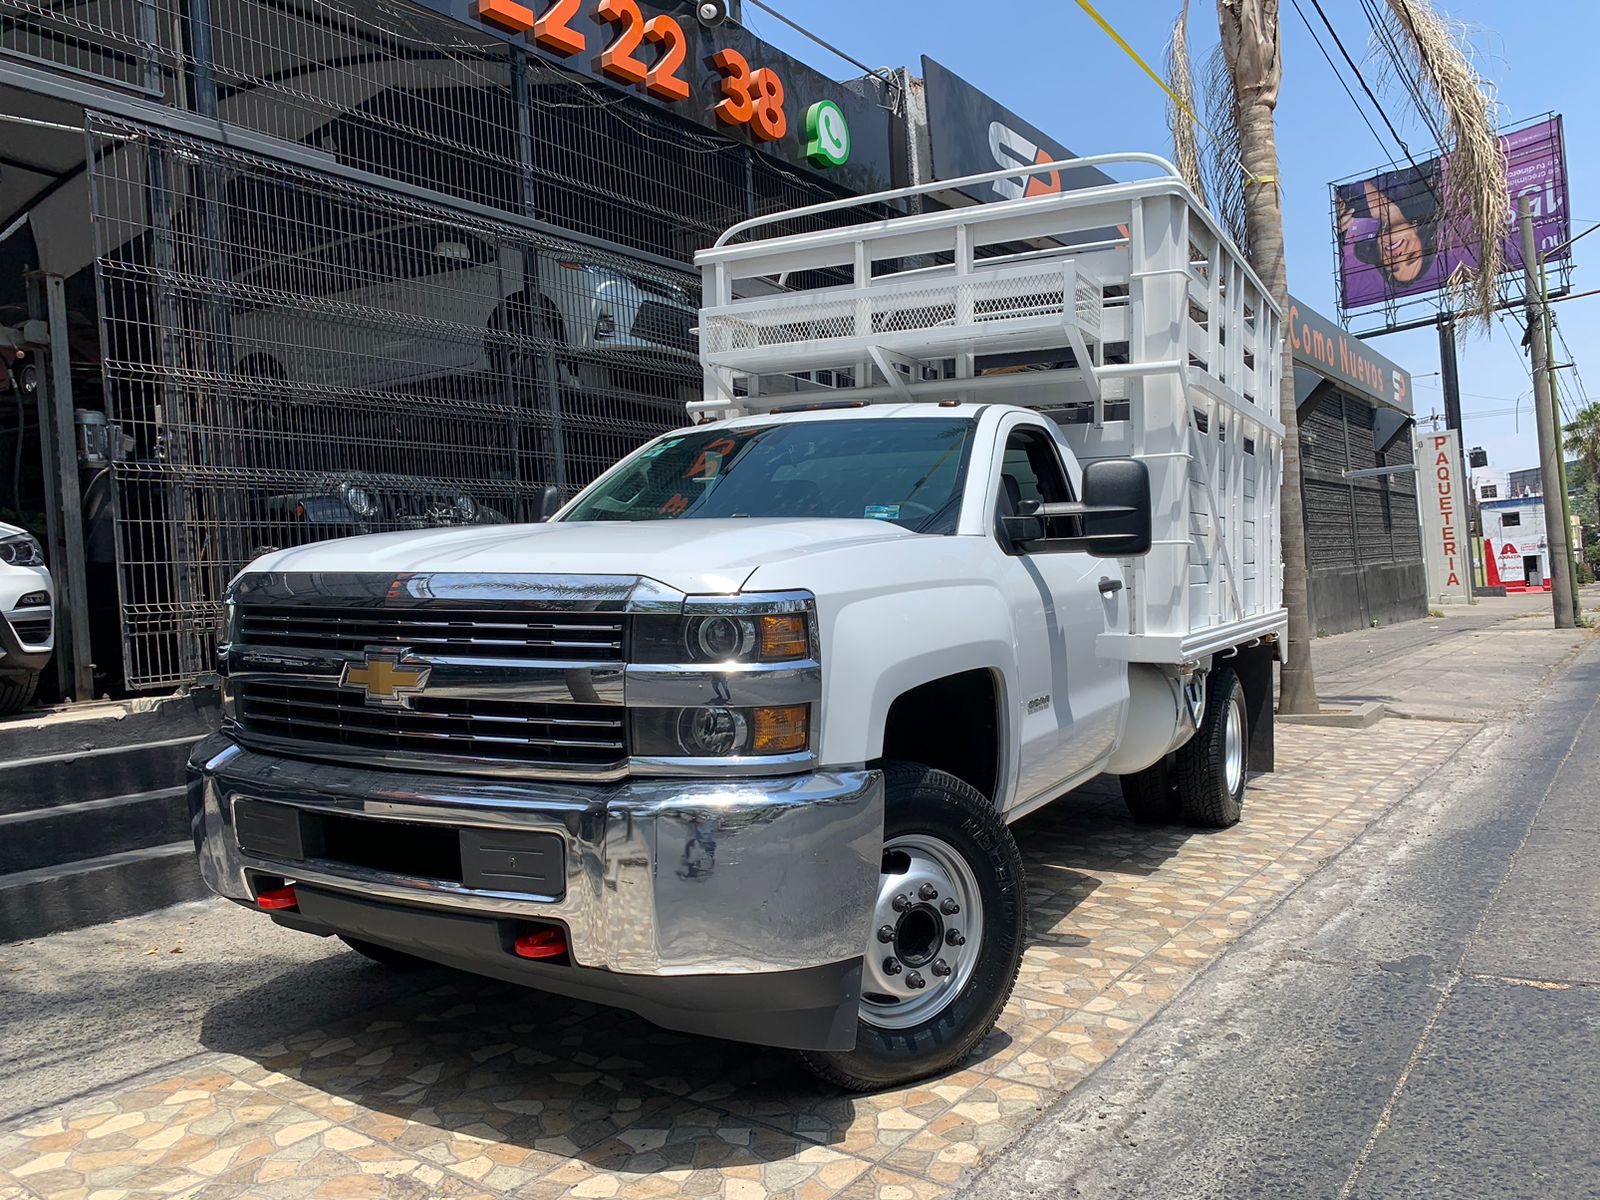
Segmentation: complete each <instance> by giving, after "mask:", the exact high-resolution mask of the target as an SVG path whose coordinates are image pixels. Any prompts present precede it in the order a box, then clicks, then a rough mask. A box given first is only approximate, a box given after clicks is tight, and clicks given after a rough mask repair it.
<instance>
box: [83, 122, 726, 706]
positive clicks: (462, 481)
mask: <svg viewBox="0 0 1600 1200" xmlns="http://www.w3.org/2000/svg"><path fill="white" fill-rule="evenodd" d="M93 131H94V136H95V142H96V150H97V154H96V158H95V165H94V179H93V183H94V203H95V214H94V215H95V229H96V238H97V254H98V278H99V283H100V294H101V315H102V319H103V328H104V337H105V365H106V372H105V373H106V388H107V406H108V412H109V415H110V417H111V419H112V420H113V421H116V422H117V423H119V424H120V425H121V427H122V429H123V431H124V433H125V434H127V435H128V436H130V437H131V439H132V448H131V450H130V451H129V452H128V453H127V455H126V456H125V458H124V459H123V461H121V462H119V463H117V464H116V467H115V479H116V488H117V500H118V518H117V536H118V547H117V549H118V561H119V564H120V583H121V588H122V601H123V609H124V613H125V618H124V638H125V665H126V669H127V676H128V679H129V682H130V684H132V685H134V686H148V687H155V686H164V685H168V684H171V683H174V682H181V681H183V680H186V679H189V678H192V677H193V676H194V675H195V674H196V673H197V672H199V671H201V670H204V669H205V668H206V667H207V666H208V665H209V663H210V661H211V652H212V648H213V642H214V637H215V630H216V625H217V620H218V616H219V612H220V600H221V596H222V592H223V589H224V587H225V586H226V584H227V582H228V580H229V579H231V578H232V576H233V575H234V574H235V573H236V572H237V571H238V570H239V568H240V567H242V566H244V565H245V564H246V563H247V562H248V561H249V560H250V559H251V558H252V557H254V556H255V554H256V553H257V551H258V550H259V549H260V548H262V547H265V546H275V547H283V546H292V545H298V544H302V543H306V542H311V541H319V540H323V539H325V538H330V537H339V536H346V535H350V534H356V533H365V532H378V531H385V530H400V529H416V528H427V527H431V526H438V525H457V524H484V523H494V522H499V521H507V520H510V521H515V520H527V519H530V518H532V517H533V516H534V515H535V507H536V504H537V500H538V496H539V492H540V489H541V488H542V487H543V485H545V484H546V483H555V484H558V485H560V486H561V487H563V488H564V489H565V490H566V491H568V492H571V491H573V490H575V489H576V488H577V487H578V486H581V485H582V484H584V483H587V482H588V481H589V480H590V479H592V478H593V477H594V476H595V475H597V474H598V473H599V472H600V471H602V470H604V469H605V468H606V467H609V466H610V465H611V464H612V463H614V462H615V461H616V460H617V459H618V458H620V457H622V456H623V455H624V454H626V453H627V452H628V451H629V450H631V449H633V448H634V447H635V446H637V445H638V444H639V443H641V442H642V441H644V440H646V439H647V438H649V437H652V436H654V435H655V434H657V433H659V432H662V431H663V430H666V429H669V428H672V427H674V426H676V425H681V424H682V423H683V421H684V407H683V406H684V404H685V402H686V401H687V400H688V399H690V398H691V397H693V396H695V395H696V394H697V393H698V389H699V383H700V372H699V366H698V363H697V361H696V360H695V358H694V356H693V355H692V353H690V352H689V349H688V348H689V347H690V346H691V345H692V337H691V334H690V332H689V331H690V329H691V328H692V327H693V324H694V321H695V314H696V309H695V302H696V292H695V290H694V289H695V281H694V280H693V279H692V278H691V277H690V276H688V275H687V274H680V273H678V272H673V271H667V270H663V269H661V268H658V267H651V266H646V265H642V264H640V263H638V262H635V261H633V260H630V259H627V258H624V257H622V256H620V255H613V254H607V253H604V252H601V251H597V250H595V249H592V248H585V247H579V246H576V245H572V244H568V243H563V242H561V241H558V240H556V239H553V238H548V237H544V236H542V235H535V234H532V233H530V232H529V231H528V230H526V229H524V228H521V227H518V226H514V225H511V224H509V223H501V222H495V221H489V220H484V219H480V218H477V217H473V216H468V215H464V214H462V213H460V212H456V211H454V210H452V209H450V208H447V207H444V206H440V205H434V204H427V203H423V202H421V201H415V200H411V199H408V198H404V197H400V196H397V195H394V194H391V193H387V192H384V191H382V190H379V189H375V188H367V187H362V186H358V185H355V184H353V183H349V182H346V181H342V180H339V179H336V178H333V177H330V176H325V175H322V174H320V173H316V172H312V171H308V170H303V169H298V168H293V167H289V166H285V165H282V164H279V163H276V162H274V161H272V160H269V159H265V158H260V157H256V156H253V155H247V154H243V153H240V152H237V151H232V150H227V149H224V148H221V147H219V146H216V145H214V144H210V143H205V142H200V141H195V140H190V139H186V138H182V137H179V136H177V135H173V134H170V133H166V132H163V131H159V130H154V129H149V128H146V127H141V126H135V125H127V124H122V123H118V122H112V121H109V120H106V119H99V120H96V121H95V122H94V124H93Z"/></svg>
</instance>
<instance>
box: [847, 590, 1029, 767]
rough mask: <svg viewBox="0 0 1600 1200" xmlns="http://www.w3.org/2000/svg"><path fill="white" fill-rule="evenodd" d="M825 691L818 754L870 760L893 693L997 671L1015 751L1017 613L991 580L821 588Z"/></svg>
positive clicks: (1002, 717)
mask: <svg viewBox="0 0 1600 1200" xmlns="http://www.w3.org/2000/svg"><path fill="white" fill-rule="evenodd" d="M818 609H819V611H818V618H819V621H820V623H821V626H822V630H821V632H822V644H823V648H824V649H823V697H822V722H821V724H822V731H823V732H822V741H821V744H820V746H819V750H820V754H821V761H822V762H825V763H867V762H872V761H874V760H876V759H877V758H879V757H880V756H881V755H882V754H883V734H884V726H885V723H886V721H887V719H888V716H889V709H890V706H891V705H893V704H894V702H895V700H896V699H897V698H898V697H900V696H901V695H903V694H904V693H906V692H908V691H910V690H911V689H912V688H914V687H917V686H919V685H920V684H924V683H929V682H932V681H933V680H935V679H942V678H944V677H945V676H947V675H956V674H959V673H961V672H963V671H974V670H989V671H993V672H994V673H995V675H996V690H997V692H998V693H999V697H1000V702H999V712H998V713H997V714H996V716H997V719H998V723H999V733H1000V739H1001V746H1002V752H1003V754H1004V755H1005V757H1006V759H1007V761H1015V757H1014V754H1013V753H1012V748H1011V739H1012V737H1013V736H1014V734H1015V730H1014V727H1013V723H1012V721H1011V714H1010V704H1009V702H1008V701H1007V699H1006V697H1008V696H1011V695H1013V694H1014V693H1015V658H1016V652H1015V649H1014V647H1013V643H1012V633H1011V615H1010V612H1009V610H1008V609H1007V608H1006V605H1005V603H1004V601H1003V599H1002V598H1001V596H1000V594H999V593H998V592H997V591H996V590H995V589H994V588H993V587H992V586H990V585H989V584H987V583H986V582H981V583H980V582H973V583H960V584H954V585H950V586H944V587H923V588H919V589H917V590H914V591H906V592H891V593H883V594H878V595H873V596H867V597H864V598H859V599H849V600H846V601H845V602H843V603H841V604H839V605H838V606H837V607H835V606H832V605H829V604H828V603H827V601H826V600H825V599H823V598H820V597H819V600H818Z"/></svg>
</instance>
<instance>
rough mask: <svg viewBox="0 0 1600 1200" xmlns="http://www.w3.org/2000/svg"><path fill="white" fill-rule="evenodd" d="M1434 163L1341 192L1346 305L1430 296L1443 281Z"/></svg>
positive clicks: (1440, 190)
mask: <svg viewBox="0 0 1600 1200" xmlns="http://www.w3.org/2000/svg"><path fill="white" fill-rule="evenodd" d="M1439 167H1440V160H1438V159H1434V160H1433V161H1432V162H1429V163H1427V164H1425V165H1424V166H1423V167H1422V169H1421V170H1420V171H1419V170H1416V169H1413V168H1407V169H1406V170H1403V171H1389V172H1387V173H1385V174H1383V175H1378V176H1376V177H1374V178H1372V179H1365V180H1362V181H1361V182H1359V183H1347V184H1341V185H1340V186H1339V188H1338V190H1337V191H1336V193H1335V206H1336V210H1337V213H1338V221H1339V249H1340V259H1341V265H1342V267H1343V275H1344V289H1345V303H1346V305H1358V304H1367V303H1371V302H1373V301H1377V300H1382V299H1385V298H1386V297H1389V296H1400V295H1407V294H1410V293H1413V292H1423V291H1427V290H1428V289H1430V288H1432V287H1437V286H1438V285H1439V282H1440V278H1441V276H1440V270H1439V267H1440V262H1439V260H1440V254H1439V250H1440V247H1439V224H1440V220H1441V217H1442V215H1443V209H1442V204H1441V201H1440V197H1441V196H1443V194H1444V181H1443V178H1442V173H1441V171H1440V169H1439Z"/></svg>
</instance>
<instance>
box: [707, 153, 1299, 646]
mask: <svg viewBox="0 0 1600 1200" xmlns="http://www.w3.org/2000/svg"><path fill="white" fill-rule="evenodd" d="M1101 164H1125V165H1134V166H1141V167H1153V168H1155V169H1156V170H1157V171H1158V172H1159V173H1158V174H1157V175H1156V176H1155V177H1154V178H1148V179H1140V180H1136V181H1133V182H1122V183H1119V182H1112V183H1107V184H1105V185H1102V186H1096V187H1089V188H1082V189H1076V190H1073V191H1065V192H1057V193H1046V194H1042V195H1036V196H1032V197H1026V198H1023V199H1020V200H1012V201H1005V202H1001V203H995V204H983V205H977V206H972V207H961V208H949V209H940V210H936V211H931V212H907V213H906V214H904V215H900V216H893V217H888V218H878V219H873V220H868V221H863V222H861V223H859V224H855V225H849V226H844V227H840V228H832V229H826V230H821V231H818V232H810V233H802V234H790V235H784V236H778V237H770V238H757V239H752V240H739V239H741V238H744V237H745V236H746V235H748V234H751V233H753V232H755V231H758V230H760V229H761V228H762V227H763V226H765V225H769V224H773V223H776V222H778V221H793V220H796V219H797V218H802V217H805V216H811V215H818V214H820V213H824V212H837V211H840V210H843V209H847V208H850V207H853V206H855V205H866V204H873V205H879V206H882V205H886V204H893V203H896V202H900V201H904V200H907V199H910V198H912V197H916V196H922V195H928V194H930V193H932V192H935V191H944V190H946V189H954V188H959V187H963V186H967V185H970V184H974V183H982V182H986V181H990V180H993V179H998V178H1011V177H1016V176H1017V175H1019V174H1030V175H1036V174H1041V173H1052V172H1058V171H1069V170H1072V169H1075V168H1083V167H1090V166H1097V165H1101ZM696 265H697V266H699V267H700V270H701V275H702V286H703V308H702V311H701V315H700V339H701V347H700V354H701V365H702V367H703V369H704V373H705V388H706V390H705V395H704V398H703V399H701V400H699V401H696V402H694V403H692V404H691V405H690V406H689V407H690V410H691V412H693V413H696V414H705V415H717V416H732V415H738V414H741V413H749V412H761V411H765V410H767V409H770V408H772V407H774V406H775V405H777V404H780V403H783V402H784V401H785V400H786V399H792V394H793V388H792V387H784V386H782V381H783V380H784V379H785V378H792V377H793V376H795V375H797V374H801V375H808V376H810V377H812V378H814V377H815V373H816V372H819V371H831V372H833V373H834V375H835V377H836V378H842V379H846V380H849V381H850V382H849V384H848V385H847V386H845V387H841V388H838V389H836V390H834V391H833V392H831V393H830V399H833V400H837V401H861V402H866V403H877V402H905V401H918V400H927V401H944V400H961V401H979V400H993V401H1001V402H1005V403H1012V404H1019V405H1025V406H1028V407H1032V408H1036V409H1039V410H1041V411H1045V412H1047V413H1048V414H1049V415H1050V416H1051V417H1052V418H1053V419H1054V420H1055V421H1056V423H1057V425H1058V427H1059V428H1060V430H1061V432H1062V436H1063V437H1064V439H1065V440H1066V441H1067V443H1068V444H1069V445H1071V447H1072V448H1073V450H1074V452H1075V453H1076V455H1077V457H1078V458H1079V460H1080V461H1081V462H1090V461H1093V460H1095V459H1098V458H1109V457H1119V456H1124V455H1131V456H1133V457H1136V458H1139V459H1141V460H1142V461H1144V462H1145V463H1146V465H1147V466H1148V468H1149V470H1150V474H1151V490H1152V499H1153V504H1154V511H1155V518H1156V539H1155V546H1154V548H1153V550H1152V552H1151V554H1150V555H1149V556H1147V557H1145V558H1142V559H1138V560H1133V561H1130V562H1129V563H1127V564H1126V571H1127V573H1128V575H1129V578H1130V592H1131V593H1132V600H1133V603H1132V604H1131V606H1130V611H1131V613H1132V625H1131V630H1130V633H1129V634H1127V635H1109V634H1108V635H1106V636H1105V637H1104V638H1103V639H1102V643H1103V644H1102V647H1101V649H1102V652H1103V653H1107V654H1110V655H1115V656H1118V657H1126V658H1129V659H1132V660H1136V661H1146V662H1167V663H1171V662H1183V661H1190V660H1192V659H1196V658H1198V657H1201V656H1203V655H1205V654H1209V653H1213V652H1215V651H1216V650H1219V649H1224V648H1226V647H1228V646H1232V645H1237V644H1240V643H1241V642H1242V641H1244V640H1247V639H1248V638H1250V637H1256V636H1263V635H1266V634H1273V633H1281V632H1282V630H1283V628H1284V627H1285V624H1286V618H1285V614H1284V611H1283V606H1282V559H1281V552H1280V540H1279V539H1280V527H1279V523H1278V522H1279V516H1278V504H1277V496H1278V490H1279V486H1280V482H1281V478H1282V447H1283V425H1282V423H1281V422H1280V421H1279V419H1278V416H1277V404H1278V391H1279V383H1280V380H1281V372H1282V369H1283V366H1282V362H1283V356H1282V343H1281V314H1280V313H1279V311H1278V308H1277V306H1276V304H1275V303H1274V302H1273V300H1272V298H1271V297H1270V295H1269V294H1268V293H1267V291H1266V288H1265V286H1264V285H1263V284H1262V283H1261V281H1260V279H1259V278H1257V276H1256V275H1255V273H1254V272H1253V271H1251V269H1250V267H1249V266H1248V264H1247V263H1246V262H1245V260H1244V256H1243V254H1242V253H1241V252H1240V251H1239V250H1238V248H1237V247H1236V246H1234V245H1233V244H1232V243H1231V242H1230V241H1229V240H1228V239H1227V237H1226V235H1225V234H1223V232H1222V231H1221V229H1220V228H1219V227H1218V226H1217V224H1216V222H1215V220H1214V219H1213V218H1212V217H1211V215H1210V214H1209V213H1208V212H1207V211H1206V210H1205V208H1204V207H1203V206H1202V205H1200V204H1199V202H1198V201H1197V200H1196V199H1195V198H1194V195H1193V193H1191V192H1190V190H1189V189H1188V187H1187V186H1186V185H1185V184H1184V183H1183V182H1182V180H1180V179H1179V178H1178V177H1177V175H1176V172H1175V171H1174V170H1173V168H1172V167H1171V165H1170V164H1169V163H1167V162H1166V161H1165V160H1163V159H1161V158H1159V157H1157V156H1155V155H1148V154H1125V155H1122V154H1119V155H1100V156H1095V157H1090V158H1082V159H1069V160H1063V161H1059V162H1053V163H1045V164H1040V165H1039V166H1036V167H1030V168H1025V169H1019V170H1014V171H999V172H992V173H988V174H985V175H978V176H971V177H969V178H967V179H962V180H953V181H944V182H941V183H938V184H932V185H923V186H920V187H916V188H904V189H899V190H897V191H892V192H883V193H879V194H877V195H873V196H865V197H860V198H855V199H850V200H844V201H838V202H834V203H830V204H825V205H815V206H812V207H810V208H807V209H801V210H796V211H792V212H787V213H778V214H773V215H771V216H768V217H760V218H755V219H753V220H750V221H745V222H743V223H741V224H739V225H735V226H734V227H733V228H732V229H730V230H729V231H728V232H727V233H725V234H724V235H723V237H722V238H721V239H720V240H719V242H718V244H717V245H716V246H714V247H712V248H711V249H709V250H705V251H702V252H701V253H700V254H699V255H698V256H697V257H696ZM841 274H842V276H843V277H844V278H847V279H848V280H849V282H848V283H845V284H843V285H836V286H824V287H813V288H809V289H807V288H799V287H795V285H796V283H797V281H799V282H804V281H808V280H822V279H827V278H829V277H830V276H831V277H839V276H840V275H841ZM786 287H789V288H794V289H795V290H789V291H785V290H784V289H785V288H786Z"/></svg>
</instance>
